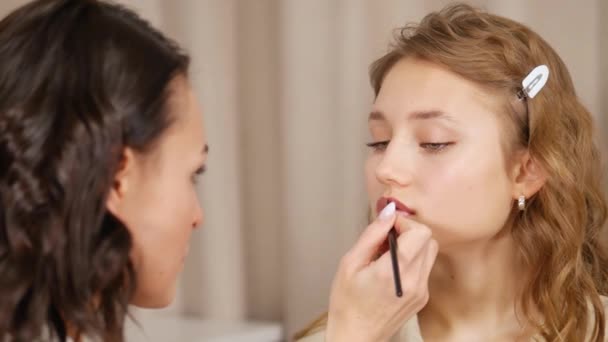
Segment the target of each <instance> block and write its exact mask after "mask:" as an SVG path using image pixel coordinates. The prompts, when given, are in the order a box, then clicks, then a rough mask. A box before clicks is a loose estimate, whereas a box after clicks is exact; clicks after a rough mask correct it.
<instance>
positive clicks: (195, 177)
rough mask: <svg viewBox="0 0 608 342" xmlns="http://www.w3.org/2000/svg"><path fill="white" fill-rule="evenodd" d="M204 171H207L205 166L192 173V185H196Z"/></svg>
mask: <svg viewBox="0 0 608 342" xmlns="http://www.w3.org/2000/svg"><path fill="white" fill-rule="evenodd" d="M205 171H207V168H206V167H205V166H201V167H199V168H198V169H197V170H196V171H194V174H192V183H193V184H196V183H198V178H199V177H200V176H201V175H202V174H203V173H205Z"/></svg>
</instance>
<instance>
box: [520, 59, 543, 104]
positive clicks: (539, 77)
mask: <svg viewBox="0 0 608 342" xmlns="http://www.w3.org/2000/svg"><path fill="white" fill-rule="evenodd" d="M548 79H549V68H548V67H547V66H546V65H544V64H543V65H539V66H537V67H536V68H534V69H532V71H530V73H529V74H528V76H526V78H524V80H523V81H522V82H521V85H522V89H521V90H520V91H519V92H517V97H518V98H519V99H520V100H523V99H528V98H529V99H531V98H534V96H536V94H538V92H539V91H540V90H541V89H543V87H544V86H545V84H546V83H547V80H548Z"/></svg>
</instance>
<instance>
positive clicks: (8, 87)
mask: <svg viewBox="0 0 608 342" xmlns="http://www.w3.org/2000/svg"><path fill="white" fill-rule="evenodd" d="M188 64H189V58H188V57H187V56H186V55H185V54H184V53H183V52H182V51H181V50H180V49H179V48H178V47H177V45H176V44H174V43H173V42H172V41H170V40H169V39H167V38H166V37H164V36H163V35H162V34H161V33H159V32H158V31H156V30H155V29H153V28H152V27H151V26H150V25H149V24H148V23H147V22H146V21H144V20H143V19H141V18H140V17H138V16H137V15H136V14H135V13H134V12H132V11H130V10H128V9H126V8H124V7H121V6H119V5H116V4H112V3H109V2H103V1H96V0H42V1H34V2H31V3H29V4H27V5H25V6H23V7H21V8H19V9H17V10H15V11H14V12H12V13H11V14H10V15H8V16H7V17H6V18H4V19H3V20H2V21H1V22H0V340H3V341H4V340H5V339H8V340H10V341H32V340H36V339H40V338H52V339H55V338H59V339H60V340H65V338H66V330H67V329H68V328H69V329H74V330H76V331H78V332H79V333H80V334H83V335H85V336H87V337H88V338H95V339H96V338H100V339H103V340H108V341H122V340H123V326H124V321H125V318H126V316H127V314H128V310H127V308H128V303H129V301H130V298H131V296H132V294H133V292H134V290H135V287H136V284H135V271H134V268H133V265H132V263H131V261H130V259H129V254H130V250H131V247H132V240H131V236H130V234H129V232H128V230H127V228H126V227H125V226H124V224H123V223H121V222H120V221H119V220H118V219H117V218H116V217H114V216H113V215H111V214H110V213H109V212H108V211H107V210H106V198H107V195H108V193H109V190H110V189H111V186H112V183H113V178H114V174H115V172H116V171H117V168H118V166H119V163H120V159H121V154H122V151H123V149H124V148H125V147H130V148H132V149H134V150H135V151H137V152H140V153H146V152H148V151H150V150H151V148H152V147H153V144H154V143H155V142H156V141H157V140H158V138H159V136H160V135H161V134H162V133H163V132H164V131H165V129H166V128H167V127H168V126H169V125H170V124H171V122H172V119H171V117H170V115H169V114H168V113H167V110H166V108H165V107H166V101H167V96H168V91H169V90H168V84H169V83H170V81H171V80H172V79H173V78H175V77H176V76H178V75H184V76H186V74H187V69H188ZM47 334H48V336H46V335H47Z"/></svg>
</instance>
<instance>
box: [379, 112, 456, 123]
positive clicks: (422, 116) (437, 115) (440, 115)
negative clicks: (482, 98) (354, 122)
mask: <svg viewBox="0 0 608 342" xmlns="http://www.w3.org/2000/svg"><path fill="white" fill-rule="evenodd" d="M407 118H408V120H410V121H417V120H431V119H443V120H447V121H452V122H455V121H456V120H455V119H454V117H452V116H450V115H448V114H447V113H445V112H442V111H440V110H423V111H416V112H412V113H409V114H408V115H407ZM368 120H369V121H386V115H384V113H382V112H381V111H377V110H375V111H372V112H371V113H370V114H369V119H368Z"/></svg>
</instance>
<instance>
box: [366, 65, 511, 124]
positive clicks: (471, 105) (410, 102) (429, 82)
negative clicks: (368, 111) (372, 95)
mask: <svg viewBox="0 0 608 342" xmlns="http://www.w3.org/2000/svg"><path fill="white" fill-rule="evenodd" d="M501 108H502V99H501V97H500V96H498V95H497V94H496V93H495V92H492V91H490V90H488V89H484V88H483V87H482V86H480V85H478V84H476V83H474V82H472V81H469V80H467V79H465V78H463V77H461V76H460V75H458V74H456V73H454V72H451V71H449V70H448V69H447V68H444V67H441V66H439V65H437V64H434V63H431V62H427V61H424V60H420V59H416V58H404V59H402V60H400V61H399V62H397V63H396V64H395V65H394V66H393V67H392V68H391V69H390V70H389V71H388V73H387V74H386V76H385V78H384V81H383V83H382V87H381V88H380V92H379V93H378V96H377V98H376V101H375V103H374V110H377V111H381V112H384V113H386V115H387V116H389V117H390V116H391V115H403V114H406V113H407V112H415V111H428V110H441V111H444V112H447V113H450V114H451V115H463V116H467V115H468V113H470V112H483V113H487V112H497V111H498V110H500V109H501Z"/></svg>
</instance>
